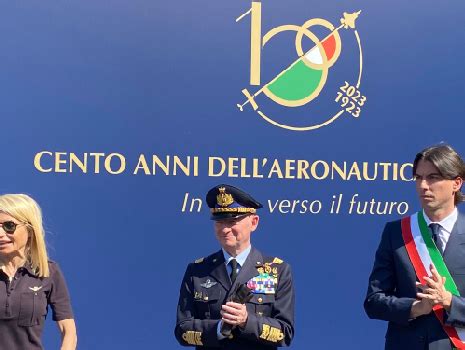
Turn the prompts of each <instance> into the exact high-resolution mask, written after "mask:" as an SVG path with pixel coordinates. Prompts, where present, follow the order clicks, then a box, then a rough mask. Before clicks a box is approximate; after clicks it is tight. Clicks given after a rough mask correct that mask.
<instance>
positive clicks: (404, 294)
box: [364, 212, 465, 350]
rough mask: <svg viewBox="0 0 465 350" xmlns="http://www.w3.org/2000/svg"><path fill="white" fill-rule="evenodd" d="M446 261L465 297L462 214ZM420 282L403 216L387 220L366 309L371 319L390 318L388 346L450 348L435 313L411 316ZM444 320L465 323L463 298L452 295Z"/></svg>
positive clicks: (408, 349) (410, 349)
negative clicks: (406, 239)
mask: <svg viewBox="0 0 465 350" xmlns="http://www.w3.org/2000/svg"><path fill="white" fill-rule="evenodd" d="M444 262H445V263H446V265H447V268H448V269H449V272H450V273H451V275H452V278H453V279H454V281H455V283H456V284H457V288H458V290H459V292H460V295H462V296H465V216H464V215H463V214H461V213H460V212H459V215H458V219H457V222H456V224H455V226H454V228H453V230H452V233H451V235H450V238H449V241H448V243H447V246H446V249H445V251H444ZM416 281H417V278H416V274H415V270H414V269H413V265H412V263H411V262H410V258H409V256H408V254H407V250H406V249H405V246H404V241H403V239H402V232H401V225H400V220H398V221H394V222H389V223H387V224H386V226H385V228H384V232H383V235H382V238H381V242H380V244H379V247H378V250H377V251H376V257H375V263H374V266H373V271H372V273H371V275H370V280H369V284H368V292H367V296H366V299H365V303H364V307H365V311H366V313H367V315H368V317H370V318H375V319H379V320H385V321H389V324H388V330H387V333H386V345H385V349H388V350H403V349H405V350H417V349H418V350H420V349H421V350H424V349H430V350H432V349H435V350H450V349H452V346H451V342H450V340H449V338H448V337H447V335H446V333H445V332H444V330H443V328H442V326H441V324H440V323H439V321H438V320H437V318H436V316H435V315H434V313H430V314H429V315H425V316H420V317H418V318H416V319H414V320H410V319H409V317H410V309H411V307H412V303H413V302H414V301H415V299H416V293H417V288H416V286H415V282H416ZM444 321H445V322H446V323H447V324H449V325H453V326H456V327H465V299H464V298H463V297H458V296H453V297H452V305H451V310H450V312H449V313H444Z"/></svg>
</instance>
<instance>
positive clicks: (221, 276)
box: [210, 250, 231, 290]
mask: <svg viewBox="0 0 465 350" xmlns="http://www.w3.org/2000/svg"><path fill="white" fill-rule="evenodd" d="M211 263H212V264H213V268H212V270H211V273H210V275H211V276H212V277H213V278H214V279H216V280H217V281H218V282H220V283H221V285H222V286H223V287H224V289H226V290H229V289H231V280H230V279H229V276H228V272H227V271H226V265H225V264H224V255H223V251H222V250H220V251H219V252H217V253H216V254H215V255H214V256H213V257H212V260H211Z"/></svg>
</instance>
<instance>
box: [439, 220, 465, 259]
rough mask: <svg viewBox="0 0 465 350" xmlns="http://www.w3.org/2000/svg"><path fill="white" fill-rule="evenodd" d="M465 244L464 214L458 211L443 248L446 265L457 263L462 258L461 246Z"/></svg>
mask: <svg viewBox="0 0 465 350" xmlns="http://www.w3.org/2000/svg"><path fill="white" fill-rule="evenodd" d="M461 244H465V215H463V214H461V213H460V212H459V213H458V216H457V221H456V223H455V225H454V228H453V229H452V232H451V234H450V237H449V241H448V242H447V245H446V249H445V250H444V262H445V263H446V265H447V266H453V265H457V262H459V261H461V260H463V258H464V257H463V246H462V247H460V245H461Z"/></svg>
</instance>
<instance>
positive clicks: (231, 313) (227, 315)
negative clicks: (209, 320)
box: [221, 301, 249, 327]
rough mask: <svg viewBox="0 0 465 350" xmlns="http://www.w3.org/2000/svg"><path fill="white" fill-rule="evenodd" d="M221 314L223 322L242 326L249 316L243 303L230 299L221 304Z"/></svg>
mask: <svg viewBox="0 0 465 350" xmlns="http://www.w3.org/2000/svg"><path fill="white" fill-rule="evenodd" d="M221 316H222V320H223V322H226V323H229V324H232V325H233V326H239V327H244V326H245V324H246V322H247V318H248V317H249V315H248V313H247V308H246V306H245V305H244V304H238V303H234V302H232V301H228V302H227V303H226V304H225V305H222V306H221Z"/></svg>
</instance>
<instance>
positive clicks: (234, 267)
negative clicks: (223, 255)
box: [229, 259, 237, 284]
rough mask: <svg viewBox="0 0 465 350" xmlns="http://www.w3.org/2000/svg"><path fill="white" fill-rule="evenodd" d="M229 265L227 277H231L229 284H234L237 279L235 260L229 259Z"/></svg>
mask: <svg viewBox="0 0 465 350" xmlns="http://www.w3.org/2000/svg"><path fill="white" fill-rule="evenodd" d="M229 265H231V274H230V275H229V277H231V283H232V284H234V282H235V281H236V277H237V261H236V259H231V261H229Z"/></svg>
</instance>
